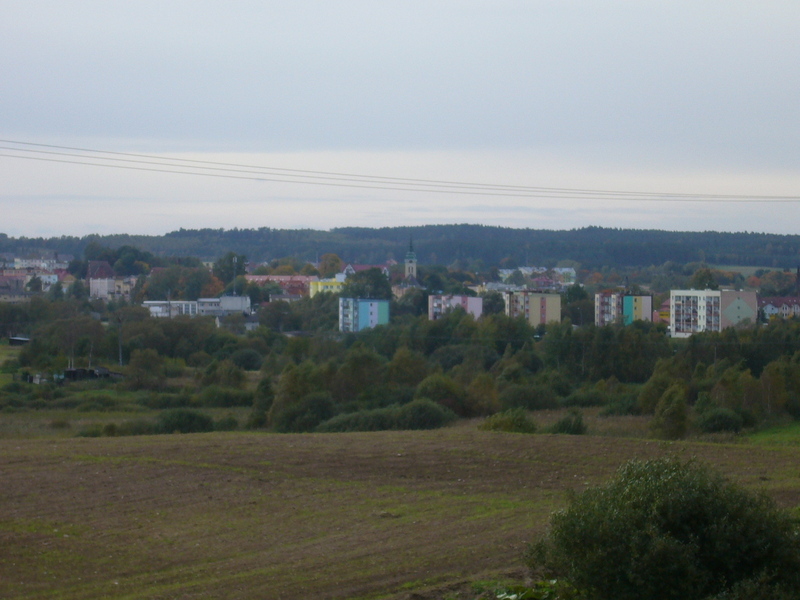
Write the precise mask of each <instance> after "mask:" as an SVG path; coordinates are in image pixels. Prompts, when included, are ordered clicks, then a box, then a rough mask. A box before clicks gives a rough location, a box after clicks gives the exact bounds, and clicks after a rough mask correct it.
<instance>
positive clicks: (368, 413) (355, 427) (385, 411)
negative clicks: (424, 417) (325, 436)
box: [317, 406, 398, 433]
mask: <svg viewBox="0 0 800 600" xmlns="http://www.w3.org/2000/svg"><path fill="white" fill-rule="evenodd" d="M397 410H398V409H397V407H396V406H390V407H387V408H376V409H372V410H359V411H356V412H351V413H345V414H341V415H336V416H335V417H333V418H332V419H328V420H327V421H325V422H324V423H321V424H320V425H319V427H317V431H319V432H321V433H333V432H344V431H387V430H389V429H395V424H396V422H397Z"/></svg>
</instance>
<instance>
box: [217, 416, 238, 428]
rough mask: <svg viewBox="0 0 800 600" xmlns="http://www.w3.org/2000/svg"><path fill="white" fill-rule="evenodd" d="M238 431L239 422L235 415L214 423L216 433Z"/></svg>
mask: <svg viewBox="0 0 800 600" xmlns="http://www.w3.org/2000/svg"><path fill="white" fill-rule="evenodd" d="M237 429H239V421H238V420H237V419H236V417H234V416H233V415H225V416H224V417H222V418H221V419H218V420H217V421H214V431H236V430H237Z"/></svg>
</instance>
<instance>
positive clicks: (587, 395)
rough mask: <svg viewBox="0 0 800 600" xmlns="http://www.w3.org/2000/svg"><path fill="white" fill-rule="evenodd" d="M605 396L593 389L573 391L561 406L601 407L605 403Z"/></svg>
mask: <svg viewBox="0 0 800 600" xmlns="http://www.w3.org/2000/svg"><path fill="white" fill-rule="evenodd" d="M607 400H608V398H607V397H606V394H604V393H603V392H601V391H600V390H596V389H593V388H583V389H580V390H575V391H574V392H572V393H571V394H570V395H569V396H567V397H566V398H564V400H563V401H562V404H563V405H564V406H581V407H587V406H601V405H603V404H605V403H606V402H607Z"/></svg>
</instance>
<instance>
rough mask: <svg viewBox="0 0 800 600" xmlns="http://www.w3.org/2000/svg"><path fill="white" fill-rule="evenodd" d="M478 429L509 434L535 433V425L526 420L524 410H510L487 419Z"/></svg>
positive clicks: (526, 416)
mask: <svg viewBox="0 0 800 600" xmlns="http://www.w3.org/2000/svg"><path fill="white" fill-rule="evenodd" d="M478 429H482V430H484V431H506V432H509V433H536V423H534V422H533V421H532V420H531V419H529V418H528V415H527V413H526V412H525V410H524V409H522V408H512V409H510V410H506V411H504V412H501V413H497V414H495V415H492V416H491V417H488V418H487V419H486V420H485V421H484V422H483V423H481V424H480V425H479V426H478Z"/></svg>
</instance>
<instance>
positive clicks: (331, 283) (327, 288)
mask: <svg viewBox="0 0 800 600" xmlns="http://www.w3.org/2000/svg"><path fill="white" fill-rule="evenodd" d="M342 286H344V278H341V279H340V278H336V279H320V280H319V281H312V282H310V283H309V284H308V295H309V296H310V297H311V298H313V297H314V296H316V295H317V294H318V293H320V292H331V293H333V294H338V293H339V292H341V291H342Z"/></svg>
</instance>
